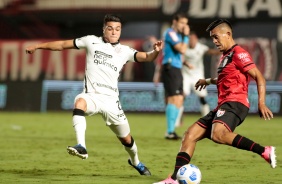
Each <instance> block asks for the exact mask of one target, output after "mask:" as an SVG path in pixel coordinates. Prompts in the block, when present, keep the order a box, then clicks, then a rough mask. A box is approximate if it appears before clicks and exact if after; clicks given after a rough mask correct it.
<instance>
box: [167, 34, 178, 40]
mask: <svg viewBox="0 0 282 184" xmlns="http://www.w3.org/2000/svg"><path fill="white" fill-rule="evenodd" d="M168 34H169V36H170V37H171V39H172V40H173V41H174V42H177V41H178V36H177V34H176V32H174V31H170V32H169V33H168Z"/></svg>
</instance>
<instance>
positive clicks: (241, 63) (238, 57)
mask: <svg viewBox="0 0 282 184" xmlns="http://www.w3.org/2000/svg"><path fill="white" fill-rule="evenodd" d="M234 61H235V65H236V66H237V67H238V68H239V69H240V70H241V71H243V72H247V71H249V70H250V69H252V68H255V67H256V65H255V63H254V62H253V59H252V57H251V56H250V54H249V53H248V52H247V51H240V52H238V53H236V52H235V54H234Z"/></svg>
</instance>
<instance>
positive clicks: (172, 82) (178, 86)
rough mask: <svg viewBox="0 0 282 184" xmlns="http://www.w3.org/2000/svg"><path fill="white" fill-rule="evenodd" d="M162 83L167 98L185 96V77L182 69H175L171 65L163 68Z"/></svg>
mask: <svg viewBox="0 0 282 184" xmlns="http://www.w3.org/2000/svg"><path fill="white" fill-rule="evenodd" d="M162 81H163V84H164V90H165V96H175V95H182V94H183V77H182V73H181V69H180V68H175V67H173V66H171V65H170V64H164V65H163V66H162Z"/></svg>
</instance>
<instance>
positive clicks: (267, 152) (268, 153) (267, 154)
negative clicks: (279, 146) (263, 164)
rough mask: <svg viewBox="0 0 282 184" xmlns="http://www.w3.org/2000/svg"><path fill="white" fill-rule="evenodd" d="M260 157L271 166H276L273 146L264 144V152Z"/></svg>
mask: <svg viewBox="0 0 282 184" xmlns="http://www.w3.org/2000/svg"><path fill="white" fill-rule="evenodd" d="M261 157H262V158H264V160H266V161H267V162H268V163H270V166H271V167H272V168H275V167H276V155H275V147H273V146H266V147H265V148H264V152H263V153H262V154H261Z"/></svg>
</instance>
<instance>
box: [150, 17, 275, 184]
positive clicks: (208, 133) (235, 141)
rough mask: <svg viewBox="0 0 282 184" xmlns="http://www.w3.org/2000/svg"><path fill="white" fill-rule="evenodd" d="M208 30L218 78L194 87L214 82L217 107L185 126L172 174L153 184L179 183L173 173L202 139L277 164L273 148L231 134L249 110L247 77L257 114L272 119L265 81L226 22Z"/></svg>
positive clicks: (216, 22) (191, 153) (199, 81)
mask: <svg viewBox="0 0 282 184" xmlns="http://www.w3.org/2000/svg"><path fill="white" fill-rule="evenodd" d="M207 31H208V32H209V33H210V37H211V38H212V40H213V43H214V44H215V46H216V47H217V49H218V50H219V51H221V52H222V56H221V58H220V63H219V66H218V71H217V72H218V77H217V78H208V79H200V80H198V82H197V83H196V85H195V87H196V89H199V90H202V89H203V88H206V86H207V85H210V84H214V85H217V89H218V106H217V107H216V108H215V109H214V110H213V111H210V112H209V113H208V114H207V115H205V116H204V117H202V118H200V119H199V120H197V121H196V122H195V123H194V124H192V125H191V126H190V127H188V129H187V131H186V132H185V133H184V138H183V140H182V144H181V147H180V150H179V152H178V154H177V156H176V161H175V167H174V171H173V174H172V175H171V176H169V177H168V178H167V179H165V180H163V181H160V182H157V183H155V184H168V183H169V184H178V182H177V180H176V175H177V172H178V170H179V168H181V167H182V166H183V165H186V164H188V163H189V162H190V161H191V158H192V156H193V154H194V151H195V147H196V144H197V142H198V141H200V140H202V139H204V138H208V139H211V140H212V141H214V142H215V143H218V144H225V145H228V146H232V147H234V148H237V149H241V150H246V151H252V152H253V153H256V154H258V155H259V156H261V157H262V158H263V159H264V160H265V161H267V162H268V163H269V165H270V166H271V167H272V168H275V167H276V155H275V147H273V146H261V145H260V144H258V143H256V142H254V141H252V140H250V139H248V138H247V137H244V136H242V135H240V134H237V133H234V130H235V129H236V127H237V126H239V125H240V124H241V123H243V121H244V120H245V118H246V116H247V115H248V112H249V107H250V104H249V101H248V84H249V81H250V78H253V79H254V80H255V82H256V84H257V92H258V108H259V109H258V110H259V114H260V116H261V117H262V118H263V119H265V120H266V119H268V120H270V119H271V118H273V114H272V112H271V111H270V110H269V108H268V107H267V106H266V105H265V91H266V82H265V79H264V77H263V75H262V74H261V72H260V71H259V70H258V68H257V67H256V65H255V63H254V62H253V60H252V58H251V56H250V54H249V53H248V52H247V51H245V50H244V49H243V48H242V47H240V46H239V45H237V44H236V43H235V41H234V39H233V33H232V26H231V24H230V22H229V21H227V20H225V19H218V20H215V21H214V22H212V23H211V24H210V25H209V26H208V28H207ZM221 154H224V153H221Z"/></svg>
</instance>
